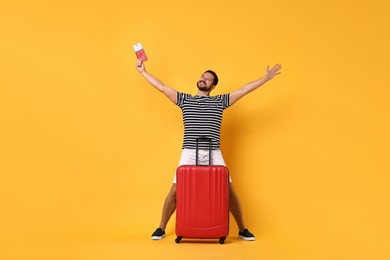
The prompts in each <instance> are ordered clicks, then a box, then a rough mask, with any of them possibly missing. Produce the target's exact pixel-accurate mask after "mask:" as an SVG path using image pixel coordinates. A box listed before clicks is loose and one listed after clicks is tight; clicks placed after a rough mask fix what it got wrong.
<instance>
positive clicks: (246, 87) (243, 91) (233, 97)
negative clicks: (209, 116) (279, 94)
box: [229, 64, 282, 105]
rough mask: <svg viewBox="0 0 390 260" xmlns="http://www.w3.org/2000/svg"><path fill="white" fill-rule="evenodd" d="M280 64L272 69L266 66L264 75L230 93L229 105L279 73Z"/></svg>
mask: <svg viewBox="0 0 390 260" xmlns="http://www.w3.org/2000/svg"><path fill="white" fill-rule="evenodd" d="M281 69H282V65H280V64H276V65H275V66H274V67H273V68H272V69H270V68H269V66H268V67H267V70H266V75H265V76H264V77H262V78H259V79H257V80H255V81H252V82H249V83H248V84H246V85H244V86H243V87H242V88H240V89H237V90H235V91H233V92H231V93H230V95H229V100H230V105H233V104H234V103H236V102H237V101H238V100H239V99H240V98H242V97H243V96H245V95H246V94H249V93H251V92H252V91H253V90H255V89H257V88H259V87H260V86H262V85H263V84H264V83H266V82H267V81H269V80H271V79H273V78H274V77H275V76H277V75H279V74H280V73H281V71H280V70H281Z"/></svg>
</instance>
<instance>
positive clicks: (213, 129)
mask: <svg viewBox="0 0 390 260" xmlns="http://www.w3.org/2000/svg"><path fill="white" fill-rule="evenodd" d="M176 105H178V106H179V107H180V108H181V110H182V113H183V123H184V140H183V149H195V148H196V138H198V137H208V138H211V142H212V149H213V150H218V149H220V131H221V123H222V113H223V111H224V110H225V109H226V108H228V107H229V94H223V95H218V96H214V97H210V96H192V95H190V94H185V93H181V92H177V102H176ZM198 145H199V146H198V147H199V149H208V148H209V144H208V142H207V141H200V142H199V144H198Z"/></svg>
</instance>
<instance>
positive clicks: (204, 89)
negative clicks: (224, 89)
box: [196, 80, 211, 91]
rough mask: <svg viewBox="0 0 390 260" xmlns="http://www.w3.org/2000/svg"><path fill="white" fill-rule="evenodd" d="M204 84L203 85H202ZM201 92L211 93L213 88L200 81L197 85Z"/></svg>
mask: <svg viewBox="0 0 390 260" xmlns="http://www.w3.org/2000/svg"><path fill="white" fill-rule="evenodd" d="M201 83H203V85H201ZM196 86H197V87H198V89H199V90H201V91H209V90H210V89H211V86H210V87H209V86H207V84H206V82H204V81H201V80H199V81H198V83H197V84H196Z"/></svg>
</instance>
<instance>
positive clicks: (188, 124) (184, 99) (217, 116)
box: [136, 60, 282, 241]
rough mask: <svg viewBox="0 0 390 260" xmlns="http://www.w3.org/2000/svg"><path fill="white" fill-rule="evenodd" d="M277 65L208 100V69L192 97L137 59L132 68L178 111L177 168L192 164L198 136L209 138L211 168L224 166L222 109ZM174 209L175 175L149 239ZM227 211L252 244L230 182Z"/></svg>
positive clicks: (203, 148)
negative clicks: (181, 126) (180, 115)
mask: <svg viewBox="0 0 390 260" xmlns="http://www.w3.org/2000/svg"><path fill="white" fill-rule="evenodd" d="M281 68H282V67H281V65H279V64H276V65H275V66H274V67H273V68H271V69H270V68H269V66H268V67H267V69H266V75H265V76H264V77H261V78H259V79H257V80H255V81H253V82H250V83H248V84H246V85H244V86H243V87H241V88H240V89H237V90H235V91H233V92H231V93H229V94H224V95H218V96H214V97H211V96H210V92H211V91H212V90H213V89H214V88H215V87H216V86H217V84H218V76H217V74H216V73H215V72H214V71H212V70H207V71H206V72H205V73H203V74H202V76H201V77H200V79H199V80H198V82H197V87H198V93H197V95H196V96H192V95H190V94H184V93H181V92H178V91H176V90H175V89H173V88H171V87H168V86H166V85H165V84H164V83H162V82H161V81H160V80H159V79H157V78H155V77H154V76H152V75H151V74H150V73H149V72H147V71H146V69H145V65H144V63H143V62H142V61H141V60H137V63H136V69H137V70H138V71H139V72H140V74H141V75H142V76H143V77H144V78H145V79H146V80H147V81H148V82H149V83H150V84H151V85H152V86H153V87H155V88H156V89H158V90H159V91H161V92H162V93H163V94H164V95H165V96H167V97H168V98H169V99H170V100H171V101H172V102H173V103H174V104H176V105H177V106H179V107H180V108H181V109H182V113H183V121H184V141H183V150H182V155H181V158H180V162H179V166H180V165H194V164H195V143H196V138H197V137H199V136H208V137H211V139H212V153H211V161H212V164H214V165H225V162H224V160H223V157H222V153H221V151H220V128H221V122H222V113H223V110H224V109H226V108H227V107H229V106H231V105H233V104H234V103H236V102H237V101H238V100H239V99H240V98H242V97H243V96H245V95H246V94H249V93H250V92H252V91H254V90H255V89H257V88H259V87H260V86H262V85H263V84H264V83H266V82H267V81H269V80H271V79H273V78H274V77H275V76H277V75H279V74H280V73H281V71H280V70H281ZM208 160H209V159H208V143H201V142H200V143H199V163H200V164H207V163H208ZM175 210H176V176H175V178H174V181H173V184H172V187H171V190H170V191H169V193H168V195H167V197H166V199H165V202H164V206H163V212H162V217H161V222H160V226H159V227H158V228H157V229H156V231H155V232H154V233H153V234H152V239H154V240H159V239H162V238H164V237H165V228H166V225H167V224H168V221H169V219H170V217H171V216H172V214H173V213H174V212H175ZM229 210H230V212H231V213H232V215H233V217H234V219H235V220H236V223H237V225H238V229H239V233H238V236H239V237H240V238H242V239H244V240H248V241H253V240H255V236H254V235H253V234H252V233H251V232H249V230H248V229H247V228H246V226H245V224H244V220H243V217H242V210H241V205H240V201H239V199H238V197H237V195H236V193H235V191H234V189H233V185H232V181H231V179H230V186H229Z"/></svg>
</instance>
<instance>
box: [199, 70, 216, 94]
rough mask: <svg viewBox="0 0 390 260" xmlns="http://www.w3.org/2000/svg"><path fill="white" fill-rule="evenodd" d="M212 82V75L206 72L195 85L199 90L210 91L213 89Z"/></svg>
mask: <svg viewBox="0 0 390 260" xmlns="http://www.w3.org/2000/svg"><path fill="white" fill-rule="evenodd" d="M213 81H214V76H213V74H211V73H208V72H206V73H204V74H203V75H202V76H201V77H200V79H199V80H198V83H197V84H196V85H197V86H198V89H199V90H202V91H211V90H212V89H213V88H214V87H215V86H214V84H213Z"/></svg>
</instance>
